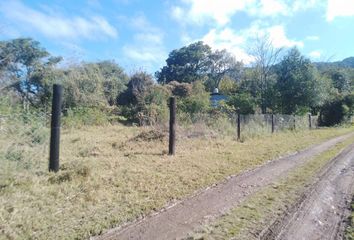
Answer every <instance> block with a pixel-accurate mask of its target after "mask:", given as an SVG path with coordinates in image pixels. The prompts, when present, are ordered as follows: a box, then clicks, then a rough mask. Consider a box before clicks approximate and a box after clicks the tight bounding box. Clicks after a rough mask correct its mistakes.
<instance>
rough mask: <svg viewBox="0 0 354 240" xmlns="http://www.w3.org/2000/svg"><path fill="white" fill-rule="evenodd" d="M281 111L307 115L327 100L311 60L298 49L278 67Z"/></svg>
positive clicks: (277, 88) (277, 85) (292, 51)
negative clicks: (311, 109) (306, 113)
mask: <svg viewBox="0 0 354 240" xmlns="http://www.w3.org/2000/svg"><path fill="white" fill-rule="evenodd" d="M276 74H277V82H276V90H277V91H278V93H279V102H278V104H279V105H278V107H279V110H280V111H281V112H283V113H285V114H294V113H305V112H307V111H309V110H310V108H312V107H316V106H319V105H321V104H322V103H323V101H324V99H325V98H326V92H325V91H324V86H323V82H321V78H320V77H319V76H318V74H317V72H316V69H315V67H314V66H313V65H312V64H311V62H310V60H309V59H307V58H305V57H304V56H302V55H301V53H300V52H299V50H298V49H297V48H293V49H291V50H290V51H289V52H288V53H287V55H286V56H284V58H283V59H282V61H281V62H280V63H279V64H278V65H276Z"/></svg>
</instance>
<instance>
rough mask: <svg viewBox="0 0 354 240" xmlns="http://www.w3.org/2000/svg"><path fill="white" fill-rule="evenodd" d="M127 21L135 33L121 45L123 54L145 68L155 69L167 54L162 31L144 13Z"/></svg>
mask: <svg viewBox="0 0 354 240" xmlns="http://www.w3.org/2000/svg"><path fill="white" fill-rule="evenodd" d="M129 23H130V25H131V26H132V27H133V29H134V30H135V31H136V33H135V34H134V35H133V41H132V42H131V43H129V44H126V45H124V46H123V48H122V50H123V54H124V56H125V57H126V58H128V59H129V60H133V61H134V62H135V63H136V64H139V65H140V66H143V67H144V68H145V69H147V70H151V71H152V70H156V67H159V66H160V65H162V64H163V62H164V60H165V58H166V56H167V54H166V51H165V48H164V44H163V40H164V33H163V31H162V30H161V29H159V28H157V27H155V26H153V25H152V24H151V23H150V22H149V21H148V19H146V17H145V16H144V15H139V16H136V17H134V18H132V19H130V22H129Z"/></svg>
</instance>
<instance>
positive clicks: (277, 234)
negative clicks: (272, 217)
mask: <svg viewBox="0 0 354 240" xmlns="http://www.w3.org/2000/svg"><path fill="white" fill-rule="evenodd" d="M353 192H354V144H353V145H351V146H349V147H347V148H346V149H345V150H344V151H343V152H342V153H341V154H339V155H338V156H337V157H336V158H335V159H333V160H332V161H331V162H330V163H329V164H328V165H327V167H326V168H325V169H324V170H323V171H322V172H321V173H320V174H319V175H318V178H317V180H316V181H315V182H314V183H313V185H312V186H311V187H310V188H309V189H308V190H307V191H306V192H305V193H304V194H303V196H302V198H300V201H298V202H297V203H296V204H295V205H294V206H293V207H292V208H291V209H292V210H291V211H290V212H289V213H288V214H286V215H285V216H283V217H282V219H278V220H277V221H275V222H274V224H273V226H272V227H270V228H269V229H267V230H266V231H265V232H264V234H262V236H261V237H260V239H262V240H265V239H267V240H268V239H269V240H270V239H279V240H280V239H281V240H287V239H289V240H290V239H291V240H300V239H301V240H303V239H306V240H317V239H318V240H319V239H321V240H332V239H333V240H334V239H343V234H344V228H345V220H346V219H347V218H348V215H349V214H350V211H349V208H348V206H349V205H350V201H351V196H352V194H353Z"/></svg>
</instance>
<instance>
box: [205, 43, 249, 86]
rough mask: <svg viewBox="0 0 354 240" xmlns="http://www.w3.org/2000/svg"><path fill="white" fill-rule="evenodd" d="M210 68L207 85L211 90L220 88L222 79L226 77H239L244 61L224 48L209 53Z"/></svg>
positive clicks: (234, 78) (235, 78)
mask: <svg viewBox="0 0 354 240" xmlns="http://www.w3.org/2000/svg"><path fill="white" fill-rule="evenodd" d="M208 58H209V70H208V80H207V82H206V87H207V88H208V90H209V91H212V90H213V89H214V88H219V85H220V82H221V80H223V79H224V78H225V77H228V79H233V80H237V79H239V77H240V75H241V71H242V63H241V62H238V61H237V60H236V58H235V57H234V56H233V55H232V54H231V53H229V52H227V51H226V50H225V49H224V50H216V51H213V52H212V53H210V54H209V57H208Z"/></svg>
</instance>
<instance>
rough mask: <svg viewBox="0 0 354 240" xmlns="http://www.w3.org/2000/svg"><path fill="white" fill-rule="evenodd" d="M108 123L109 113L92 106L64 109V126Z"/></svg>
mask: <svg viewBox="0 0 354 240" xmlns="http://www.w3.org/2000/svg"><path fill="white" fill-rule="evenodd" d="M108 123H109V113H107V112H106V111H104V110H102V109H98V108H93V107H91V108H90V107H76V108H69V109H67V110H66V113H65V116H64V117H63V125H64V126H65V127H81V126H83V125H105V124H108Z"/></svg>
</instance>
